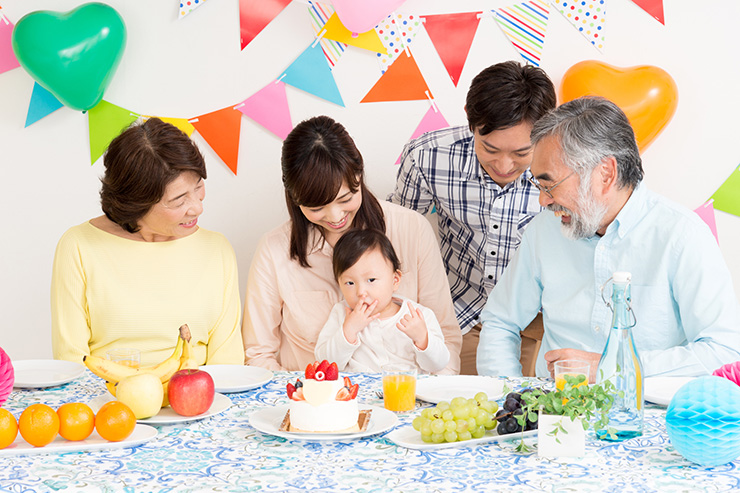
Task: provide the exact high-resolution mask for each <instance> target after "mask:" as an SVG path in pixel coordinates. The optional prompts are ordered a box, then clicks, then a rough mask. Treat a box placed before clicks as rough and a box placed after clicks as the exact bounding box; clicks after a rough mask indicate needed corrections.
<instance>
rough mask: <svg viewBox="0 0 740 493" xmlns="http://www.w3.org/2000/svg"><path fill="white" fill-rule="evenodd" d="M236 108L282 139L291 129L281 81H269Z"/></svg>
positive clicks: (288, 110)
mask: <svg viewBox="0 0 740 493" xmlns="http://www.w3.org/2000/svg"><path fill="white" fill-rule="evenodd" d="M236 109H238V110H239V111H241V112H242V113H244V114H245V115H247V116H248V117H249V118H251V119H252V120H254V121H256V122H257V123H259V124H260V125H262V126H263V127H265V128H266V129H267V130H269V131H270V132H272V133H274V134H275V135H277V136H278V137H280V138H281V139H283V140H284V139H285V137H287V136H288V134H289V133H290V131H291V130H293V123H292V122H291V121H290V108H289V107H288V97H287V96H286V94H285V84H283V82H282V81H277V82H270V83H269V84H267V85H266V86H265V87H264V88H262V89H260V90H259V91H258V92H256V93H254V94H253V95H252V96H250V97H248V98H247V99H245V100H244V101H242V102H241V103H240V104H238V105H237V106H236Z"/></svg>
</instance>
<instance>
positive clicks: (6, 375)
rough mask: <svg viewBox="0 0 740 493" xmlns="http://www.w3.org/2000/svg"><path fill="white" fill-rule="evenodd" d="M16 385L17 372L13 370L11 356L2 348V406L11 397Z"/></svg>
mask: <svg viewBox="0 0 740 493" xmlns="http://www.w3.org/2000/svg"><path fill="white" fill-rule="evenodd" d="M14 383H15V371H14V370H13V364H12V363H11V362H10V356H8V353H6V352H5V351H3V348H0V406H2V405H3V403H4V402H5V399H7V398H8V396H9V395H10V392H11V391H12V390H13V384H14Z"/></svg>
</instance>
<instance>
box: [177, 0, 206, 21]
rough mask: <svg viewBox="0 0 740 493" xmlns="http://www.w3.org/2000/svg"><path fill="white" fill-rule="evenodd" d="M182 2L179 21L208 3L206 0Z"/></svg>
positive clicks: (185, 0) (180, 0)
mask: <svg viewBox="0 0 740 493" xmlns="http://www.w3.org/2000/svg"><path fill="white" fill-rule="evenodd" d="M179 2H180V15H179V16H178V19H182V18H183V17H185V16H186V15H188V14H189V13H190V12H192V11H193V10H195V9H197V8H198V7H200V6H201V5H203V4H204V3H206V0H179Z"/></svg>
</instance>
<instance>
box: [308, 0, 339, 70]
mask: <svg viewBox="0 0 740 493" xmlns="http://www.w3.org/2000/svg"><path fill="white" fill-rule="evenodd" d="M308 13H309V16H310V17H311V27H313V32H314V34H316V36H318V35H319V33H321V31H323V30H324V24H326V22H327V21H328V20H329V18H330V17H331V15H332V14H333V13H334V7H333V6H332V5H330V4H326V3H319V2H311V1H309V2H308ZM320 43H321V49H322V50H324V55H325V56H326V59H327V60H328V61H329V66H330V67H334V65H336V64H337V61H339V57H341V56H342V55H343V54H344V50H346V49H347V45H346V44H344V43H340V42H338V41H332V40H330V39H326V38H324V37H322V38H321V41H320Z"/></svg>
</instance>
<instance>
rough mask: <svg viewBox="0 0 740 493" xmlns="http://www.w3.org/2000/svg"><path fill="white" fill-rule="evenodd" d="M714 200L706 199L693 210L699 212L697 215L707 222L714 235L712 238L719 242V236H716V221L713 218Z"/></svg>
mask: <svg viewBox="0 0 740 493" xmlns="http://www.w3.org/2000/svg"><path fill="white" fill-rule="evenodd" d="M713 203H714V200H712V199H710V200H707V201H706V203H704V205H702V206H699V207H697V208H696V209H694V212H696V213H697V214H699V217H700V218H701V219H702V221H704V222H705V223H707V226H709V229H711V230H712V234H713V235H714V239H715V240H717V243H718V244H719V237H718V236H717V222H716V221H715V219H714V205H713Z"/></svg>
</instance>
